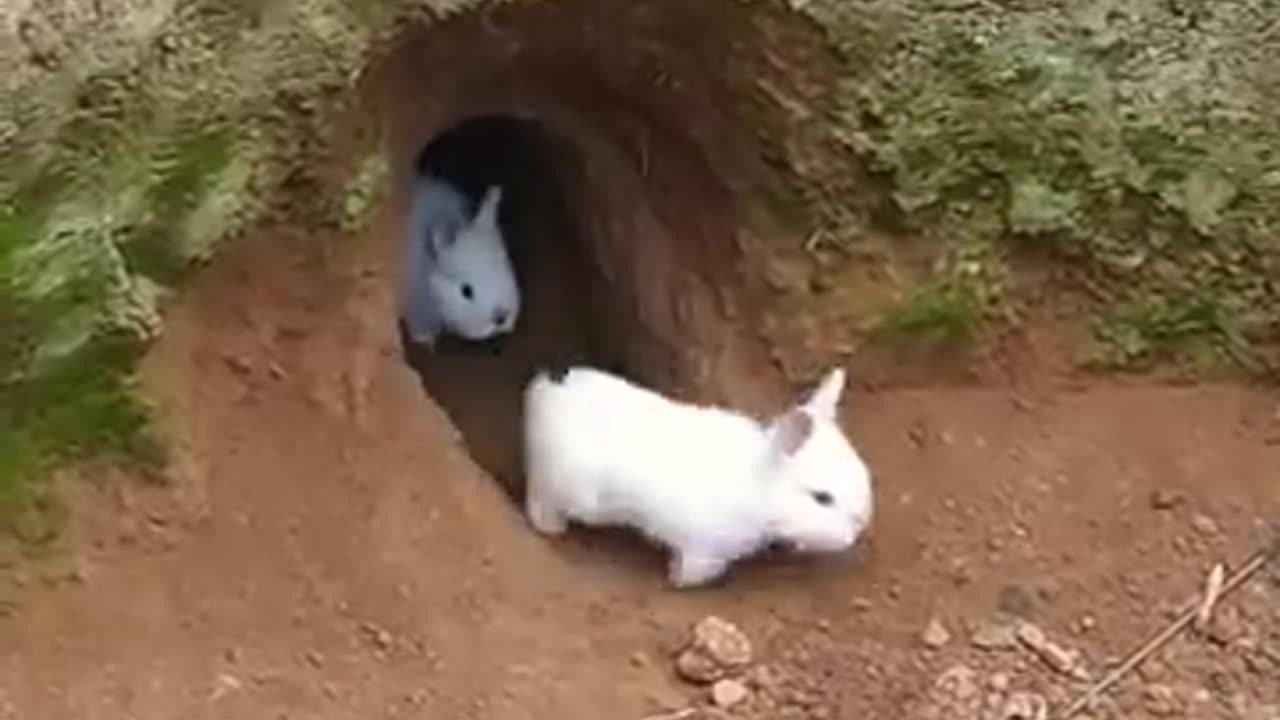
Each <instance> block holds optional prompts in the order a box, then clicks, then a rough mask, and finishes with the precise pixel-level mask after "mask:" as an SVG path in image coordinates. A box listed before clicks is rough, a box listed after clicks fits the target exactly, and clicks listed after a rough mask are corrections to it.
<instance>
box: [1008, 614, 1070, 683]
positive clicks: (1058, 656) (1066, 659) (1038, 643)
mask: <svg viewBox="0 0 1280 720" xmlns="http://www.w3.org/2000/svg"><path fill="white" fill-rule="evenodd" d="M1018 641H1019V642H1021V643H1022V644H1023V645H1024V646H1026V647H1027V649H1029V650H1031V651H1032V652H1034V653H1035V654H1036V655H1037V656H1039V657H1040V659H1041V660H1043V661H1044V663H1045V664H1046V665H1048V666H1049V667H1050V668H1052V669H1053V670H1055V671H1057V672H1059V673H1062V674H1063V675H1073V674H1075V673H1074V671H1075V670H1076V665H1077V663H1078V661H1079V658H1078V656H1077V654H1076V653H1075V652H1073V651H1071V650H1067V649H1066V648H1063V647H1062V646H1060V645H1057V644H1055V643H1054V642H1052V641H1050V640H1049V638H1048V637H1046V636H1045V634H1044V631H1043V630H1041V629H1040V628H1039V627H1037V626H1035V625H1033V624H1031V623H1029V622H1024V623H1022V624H1021V625H1019V626H1018Z"/></svg>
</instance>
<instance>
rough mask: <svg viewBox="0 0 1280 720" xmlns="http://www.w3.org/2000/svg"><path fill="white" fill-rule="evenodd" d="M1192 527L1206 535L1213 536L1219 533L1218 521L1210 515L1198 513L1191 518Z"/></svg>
mask: <svg viewBox="0 0 1280 720" xmlns="http://www.w3.org/2000/svg"><path fill="white" fill-rule="evenodd" d="M1191 527H1193V528H1195V530H1196V532H1198V533H1200V534H1201V535H1204V536H1205V537H1213V536H1215V535H1217V534H1218V523H1216V522H1214V521H1213V518H1211V517H1209V516H1208V515H1203V514H1197V515H1196V516H1195V517H1193V518H1191Z"/></svg>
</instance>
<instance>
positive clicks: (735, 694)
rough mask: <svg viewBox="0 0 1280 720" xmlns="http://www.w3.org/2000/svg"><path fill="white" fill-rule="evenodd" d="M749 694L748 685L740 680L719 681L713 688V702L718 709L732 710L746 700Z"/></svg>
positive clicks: (726, 679) (727, 679)
mask: <svg viewBox="0 0 1280 720" xmlns="http://www.w3.org/2000/svg"><path fill="white" fill-rule="evenodd" d="M748 693H749V691H748V690H747V686H746V685H744V684H742V683H741V682H739V681H738V680H733V679H731V678H725V679H723V680H717V681H716V682H715V684H713V685H712V686H711V702H713V703H715V704H716V707H722V708H731V707H733V706H734V705H737V704H738V703H741V702H742V701H743V700H746V699H747V695H748Z"/></svg>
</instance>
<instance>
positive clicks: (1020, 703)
mask: <svg viewBox="0 0 1280 720" xmlns="http://www.w3.org/2000/svg"><path fill="white" fill-rule="evenodd" d="M1048 716H1049V702H1048V701H1047V700H1045V698H1044V696H1043V695H1040V694H1037V693H1033V692H1016V693H1014V694H1012V695H1010V696H1009V698H1008V699H1007V700H1005V702H1004V707H1002V708H1001V710H1000V718H1001V720H1045V718H1047V717H1048Z"/></svg>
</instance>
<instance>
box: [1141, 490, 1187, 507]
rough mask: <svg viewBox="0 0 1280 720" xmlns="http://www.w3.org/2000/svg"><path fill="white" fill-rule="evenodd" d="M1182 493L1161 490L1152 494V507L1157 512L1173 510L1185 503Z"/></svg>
mask: <svg viewBox="0 0 1280 720" xmlns="http://www.w3.org/2000/svg"><path fill="white" fill-rule="evenodd" d="M1185 500H1186V498H1185V497H1183V495H1182V494H1181V493H1178V492H1174V491H1173V490H1167V489H1163V488H1162V489H1160V490H1156V491H1154V492H1152V493H1151V498H1150V502H1151V507H1152V508H1153V509H1155V510H1172V509H1174V508H1176V507H1178V506H1179V505H1181V504H1182V503H1183V501H1185Z"/></svg>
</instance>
